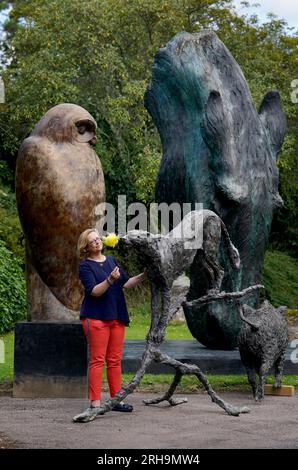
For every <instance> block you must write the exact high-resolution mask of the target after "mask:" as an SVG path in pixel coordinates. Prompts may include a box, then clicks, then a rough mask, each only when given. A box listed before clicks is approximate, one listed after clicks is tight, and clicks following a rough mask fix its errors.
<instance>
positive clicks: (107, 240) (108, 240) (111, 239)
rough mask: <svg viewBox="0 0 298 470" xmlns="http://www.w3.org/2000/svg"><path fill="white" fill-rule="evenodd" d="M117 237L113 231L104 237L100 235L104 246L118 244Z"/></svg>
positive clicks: (111, 246) (112, 246)
mask: <svg viewBox="0 0 298 470" xmlns="http://www.w3.org/2000/svg"><path fill="white" fill-rule="evenodd" d="M118 241H119V237H118V235H116V234H115V233H109V235H107V236H106V237H102V242H103V244H104V245H105V246H109V247H110V248H115V246H116V245H117V244H118Z"/></svg>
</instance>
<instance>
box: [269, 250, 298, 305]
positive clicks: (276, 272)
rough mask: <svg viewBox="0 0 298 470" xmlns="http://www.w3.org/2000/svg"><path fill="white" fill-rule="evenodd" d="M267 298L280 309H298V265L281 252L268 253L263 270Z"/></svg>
mask: <svg viewBox="0 0 298 470" xmlns="http://www.w3.org/2000/svg"><path fill="white" fill-rule="evenodd" d="M263 284H264V285H265V289H266V293H265V296H266V298H267V299H268V300H269V301H270V302H271V303H272V305H274V306H275V307H278V306H280V305H286V306H287V307H289V308H291V309H297V308H298V289H297V285H298V263H297V261H296V259H295V258H293V257H291V256H289V255H287V254H285V253H282V252H280V251H277V250H275V251H269V250H268V251H267V252H266V255H265V263H264V270H263Z"/></svg>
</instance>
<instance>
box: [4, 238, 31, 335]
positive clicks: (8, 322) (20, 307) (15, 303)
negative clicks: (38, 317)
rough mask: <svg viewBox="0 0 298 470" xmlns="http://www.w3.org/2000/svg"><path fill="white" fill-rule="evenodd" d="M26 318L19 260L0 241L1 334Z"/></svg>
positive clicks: (24, 295)
mask: <svg viewBox="0 0 298 470" xmlns="http://www.w3.org/2000/svg"><path fill="white" fill-rule="evenodd" d="M25 318H26V289H25V279H24V275H23V272H22V268H21V262H20V260H19V258H17V257H15V256H13V254H12V253H11V252H10V251H9V250H8V249H7V248H6V247H5V245H4V242H3V241H2V240H0V334H3V333H5V332H8V331H11V330H12V329H13V327H14V325H15V323H16V322H17V321H21V320H24V319H25Z"/></svg>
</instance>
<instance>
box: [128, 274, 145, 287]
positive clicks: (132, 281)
mask: <svg viewBox="0 0 298 470" xmlns="http://www.w3.org/2000/svg"><path fill="white" fill-rule="evenodd" d="M144 277H145V275H144V273H141V274H138V275H137V276H133V277H130V278H129V279H128V281H126V283H125V284H124V286H123V288H124V289H130V288H131V287H134V286H136V285H137V284H139V283H140V282H141V281H142V280H143V279H144Z"/></svg>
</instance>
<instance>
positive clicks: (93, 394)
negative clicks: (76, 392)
mask: <svg viewBox="0 0 298 470" xmlns="http://www.w3.org/2000/svg"><path fill="white" fill-rule="evenodd" d="M102 249H103V243H102V240H101V238H100V236H99V234H98V232H97V230H95V229H88V230H85V231H84V232H83V233H82V234H81V235H80V237H79V240H78V254H79V256H80V258H84V259H83V261H81V263H80V268H79V277H80V280H81V282H82V284H83V286H84V288H85V296H84V299H83V303H82V306H81V311H80V319H81V321H82V326H83V330H84V333H85V336H86V339H87V343H88V356H89V364H88V389H89V399H90V401H91V403H90V406H89V408H88V409H87V410H86V411H84V412H83V413H82V414H80V415H78V416H75V417H74V418H73V420H74V421H76V422H87V421H92V420H93V419H94V418H95V417H96V416H97V414H98V412H99V411H100V399H101V383H102V372H103V367H104V363H105V362H106V364H107V380H108V384H109V389H110V395H111V398H112V397H113V396H114V395H116V394H117V393H118V392H119V390H120V389H121V358H122V349H123V341H124V333H125V326H126V325H128V324H129V317H128V312H127V307H126V302H125V297H124V294H123V290H122V289H123V288H124V289H129V288H131V287H134V286H136V285H137V284H138V283H139V282H140V281H141V280H142V279H143V277H144V275H145V274H144V273H141V274H139V275H137V276H134V277H131V278H130V279H128V278H127V276H126V274H125V273H124V271H123V270H122V269H121V268H119V266H118V265H117V262H116V260H115V258H114V257H113V256H111V255H107V256H104V255H103V254H102ZM113 410H114V411H125V412H130V411H132V410H133V407H132V405H128V404H125V403H123V402H121V403H120V404H119V405H116V406H115V407H114V408H113Z"/></svg>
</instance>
